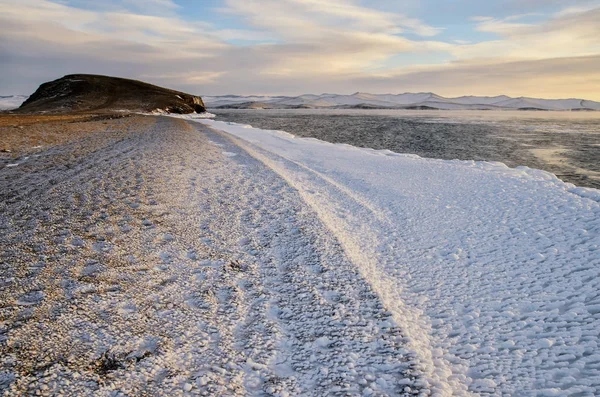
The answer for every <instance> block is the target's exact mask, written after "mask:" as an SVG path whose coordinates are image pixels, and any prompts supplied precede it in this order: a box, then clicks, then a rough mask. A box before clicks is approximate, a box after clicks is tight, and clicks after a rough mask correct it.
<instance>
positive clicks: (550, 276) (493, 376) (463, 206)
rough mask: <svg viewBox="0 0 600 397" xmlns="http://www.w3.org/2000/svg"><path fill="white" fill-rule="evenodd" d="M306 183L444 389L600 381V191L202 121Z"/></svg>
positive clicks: (586, 389) (434, 382)
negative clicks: (599, 349)
mask: <svg viewBox="0 0 600 397" xmlns="http://www.w3.org/2000/svg"><path fill="white" fill-rule="evenodd" d="M199 122H201V123H203V124H205V125H209V126H211V127H213V128H215V129H218V130H222V131H226V132H228V133H229V134H232V135H233V136H235V137H237V138H238V140H237V142H238V144H239V145H240V146H241V147H242V148H244V149H245V150H246V151H248V152H249V153H250V154H252V155H253V156H255V157H256V158H257V159H259V160H261V161H263V162H264V164H266V165H267V166H269V167H271V168H272V169H273V170H274V171H276V172H277V173H278V174H280V175H281V176H282V177H283V178H284V179H285V180H286V181H287V182H288V183H289V184H290V185H291V186H293V187H294V188H295V189H297V190H298V192H299V193H300V194H301V196H302V197H303V199H304V200H305V201H306V202H307V203H308V204H309V205H310V206H311V207H312V208H313V210H314V211H315V213H316V214H317V215H318V216H319V218H320V219H321V220H322V222H323V223H324V224H325V225H326V226H327V228H328V229H329V230H330V232H331V233H332V234H333V235H335V236H336V238H337V239H338V241H339V242H340V244H341V245H342V247H343V248H344V250H345V252H346V254H347V255H348V257H349V258H350V259H351V260H352V262H353V263H354V264H355V265H356V266H357V268H358V269H359V271H360V272H361V274H362V276H363V277H364V278H365V279H366V280H367V281H368V282H369V283H370V284H371V286H372V288H373V289H374V290H375V291H376V292H377V294H378V295H379V296H380V298H381V299H382V301H383V302H384V303H385V305H386V306H387V309H388V310H390V311H391V312H392V314H393V319H394V320H395V321H396V322H397V323H398V324H399V325H400V327H401V328H402V329H403V331H404V333H405V334H406V335H407V336H408V337H409V339H410V341H411V343H410V347H411V348H412V349H413V350H414V351H415V352H416V353H417V355H418V357H417V359H418V361H419V362H420V363H421V365H422V368H421V370H422V371H423V372H424V374H425V375H426V377H427V379H426V381H427V385H428V388H430V389H432V391H434V392H437V393H438V395H448V396H449V395H468V394H470V393H474V394H484V395H515V394H520V395H571V394H577V395H581V396H594V395H598V392H600V355H598V354H597V346H598V343H600V340H599V339H600V337H599V335H598V333H597V329H600V293H599V292H598V291H599V290H600V246H599V244H598V241H600V203H599V198H600V192H599V191H597V190H594V189H583V188H578V187H575V186H573V185H571V184H568V183H564V182H562V181H560V180H559V179H558V178H556V176H554V175H553V174H550V173H548V172H544V171H539V170H533V169H529V168H526V167H518V168H508V167H506V166H505V165H504V164H501V163H488V162H474V161H457V160H454V161H447V160H436V159H424V158H420V157H418V156H415V155H404V154H397V153H393V152H390V151H385V150H383V151H375V150H369V149H361V148H355V147H352V146H348V145H339V144H330V143H326V142H322V141H318V140H316V139H303V138H295V137H294V136H293V135H290V134H287V133H282V132H280V131H264V130H258V129H254V128H251V127H250V126H244V125H239V124H233V123H226V122H219V121H212V120H199Z"/></svg>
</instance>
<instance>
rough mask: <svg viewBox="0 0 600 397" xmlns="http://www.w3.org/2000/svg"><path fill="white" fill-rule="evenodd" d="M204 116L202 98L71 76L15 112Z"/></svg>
mask: <svg viewBox="0 0 600 397" xmlns="http://www.w3.org/2000/svg"><path fill="white" fill-rule="evenodd" d="M155 110H160V111H163V112H169V113H193V112H197V113H201V112H204V111H205V107H204V102H203V101H202V98H200V97H199V96H195V95H190V94H186V93H184V92H180V91H174V90H170V89H167V88H163V87H158V86H155V85H152V84H148V83H144V82H142V81H137V80H130V79H123V78H119V77H109V76H99V75H90V74H71V75H67V76H64V77H62V78H60V79H58V80H54V81H50V82H47V83H44V84H42V85H40V87H39V88H38V89H37V90H36V91H35V92H34V93H33V94H32V95H31V96H30V97H29V98H28V99H27V100H26V101H25V102H23V104H22V105H21V107H19V108H18V109H16V110H15V112H18V113H38V112H44V113H67V112H114V111H133V112H151V111H155Z"/></svg>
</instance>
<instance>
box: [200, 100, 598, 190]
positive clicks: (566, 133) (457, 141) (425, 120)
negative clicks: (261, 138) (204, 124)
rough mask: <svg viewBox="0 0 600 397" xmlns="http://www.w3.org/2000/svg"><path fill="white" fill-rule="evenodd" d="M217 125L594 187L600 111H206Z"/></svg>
mask: <svg viewBox="0 0 600 397" xmlns="http://www.w3.org/2000/svg"><path fill="white" fill-rule="evenodd" d="M212 112H213V113H215V114H217V120H222V121H232V122H236V123H243V124H250V125H252V126H254V127H257V128H262V129H271V130H283V131H287V132H290V133H293V134H294V135H298V136H302V137H313V138H318V139H322V140H325V141H329V142H334V143H348V144H351V145H354V146H361V147H369V148H373V149H389V150H392V151H395V152H399V153H414V154H418V155H419V156H423V157H433V158H442V159H461V160H485V161H501V162H503V163H505V164H507V165H509V166H511V167H515V166H519V165H525V166H528V167H532V168H538V169H543V170H546V171H549V172H552V173H554V174H556V175H557V176H558V177H559V178H561V179H562V180H564V181H567V182H571V183H574V184H576V185H578V186H586V187H594V188H600V112H519V111H514V112H509V111H498V112H496V111H406V110H400V111H399V110H306V109H299V110H213V111H212Z"/></svg>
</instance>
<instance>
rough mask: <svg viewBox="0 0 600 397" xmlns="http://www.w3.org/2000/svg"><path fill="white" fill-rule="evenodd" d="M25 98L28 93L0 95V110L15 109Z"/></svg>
mask: <svg viewBox="0 0 600 397" xmlns="http://www.w3.org/2000/svg"><path fill="white" fill-rule="evenodd" d="M27 98H29V96H28V95H5V96H2V95H0V110H11V109H16V108H18V107H19V106H21V104H22V103H23V102H25V100H26V99H27Z"/></svg>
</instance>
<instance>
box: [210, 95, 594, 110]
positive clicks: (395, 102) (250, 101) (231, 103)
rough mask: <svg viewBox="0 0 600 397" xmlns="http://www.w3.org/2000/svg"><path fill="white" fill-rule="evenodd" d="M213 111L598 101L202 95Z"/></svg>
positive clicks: (572, 105) (578, 106)
mask: <svg viewBox="0 0 600 397" xmlns="http://www.w3.org/2000/svg"><path fill="white" fill-rule="evenodd" d="M202 98H203V100H204V103H205V104H206V106H207V107H208V108H212V109H299V108H300V109H302V108H305V109H321V108H324V109H327V108H329V109H440V110H574V111H586V110H600V102H594V101H588V100H585V99H538V98H526V97H519V98H511V97H508V96H506V95H499V96H494V97H486V96H461V97H457V98H445V97H442V96H440V95H436V94H434V93H431V92H421V93H404V94H367V93H364V92H357V93H355V94H352V95H337V94H321V95H311V94H307V95H300V96H296V97H289V96H238V95H223V96H203V97H202Z"/></svg>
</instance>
